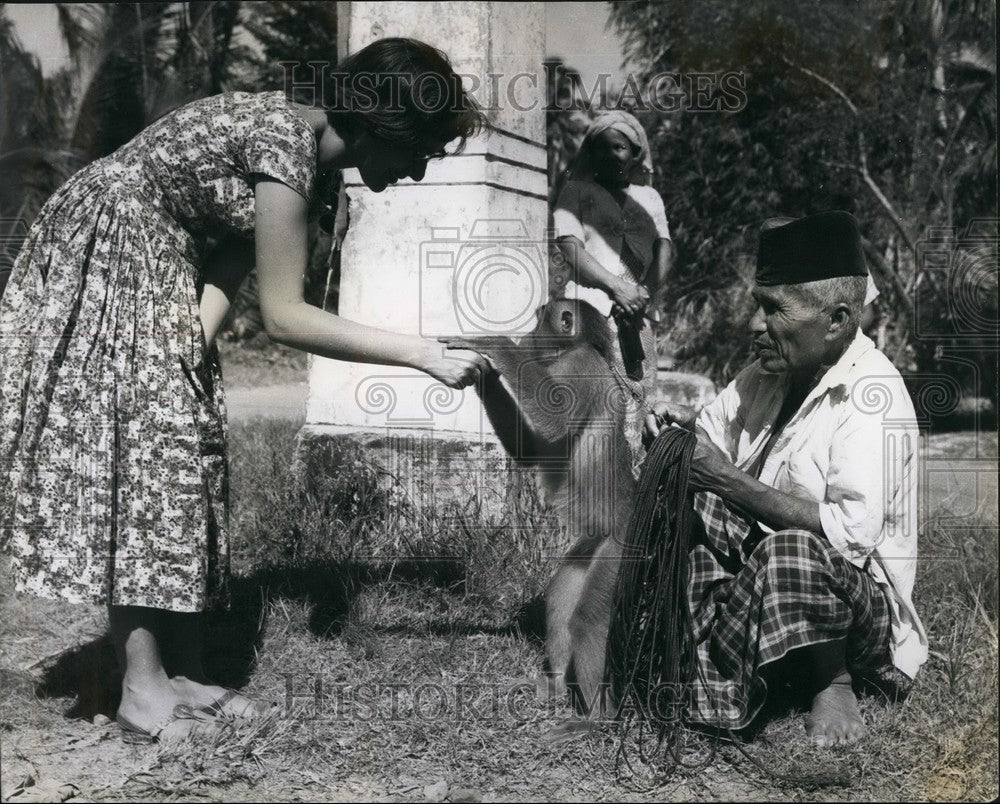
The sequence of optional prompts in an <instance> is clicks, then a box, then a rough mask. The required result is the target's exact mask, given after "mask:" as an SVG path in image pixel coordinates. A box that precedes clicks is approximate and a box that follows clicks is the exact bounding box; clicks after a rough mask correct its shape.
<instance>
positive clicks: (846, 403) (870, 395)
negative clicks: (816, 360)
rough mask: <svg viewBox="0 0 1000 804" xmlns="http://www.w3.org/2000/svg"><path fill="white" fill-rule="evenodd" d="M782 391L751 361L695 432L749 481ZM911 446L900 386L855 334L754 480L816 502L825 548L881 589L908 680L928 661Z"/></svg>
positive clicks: (780, 380) (905, 395)
mask: <svg viewBox="0 0 1000 804" xmlns="http://www.w3.org/2000/svg"><path fill="white" fill-rule="evenodd" d="M786 390H787V376H786V375H784V374H771V373H768V372H765V371H764V370H763V369H762V368H761V366H760V362H759V361H757V362H754V363H753V364H752V365H750V366H748V367H747V368H745V369H744V370H743V371H742V372H740V374H739V375H738V376H737V377H736V379H735V380H733V381H732V382H731V383H730V384H729V385H728V386H726V388H725V389H724V390H723V391H722V392H721V393H720V394H719V395H718V396H717V397H716V398H715V400H714V401H713V402H712V403H711V404H710V405H708V406H707V407H706V408H705V409H704V410H702V412H701V414H700V415H699V417H698V426H699V427H701V428H702V429H703V430H704V431H705V433H706V434H707V435H708V436H709V438H711V440H712V441H713V442H714V443H715V444H716V446H718V447H719V448H720V449H721V450H722V451H723V452H724V453H725V454H726V455H727V456H728V457H729V459H730V460H731V461H732V462H733V463H734V464H735V465H736V467H737V468H739V469H741V470H742V471H745V472H748V473H750V474H753V473H754V468H755V467H756V466H757V464H758V462H759V459H760V457H761V454H762V452H763V450H764V447H765V445H766V444H767V441H768V438H769V437H770V435H771V430H772V428H773V427H774V425H775V420H776V419H777V416H778V412H779V411H780V410H781V404H782V401H783V400H784V398H785V393H786ZM918 439H919V433H918V430H917V422H916V414H915V413H914V410H913V403H912V402H911V401H910V395H909V392H908V391H907V389H906V385H905V384H904V383H903V378H902V377H901V376H900V374H899V372H898V371H897V370H896V368H895V367H894V366H893V365H892V363H891V362H890V361H889V359H888V358H887V357H886V356H885V355H884V354H882V352H880V351H879V350H878V349H876V348H875V344H874V343H872V341H871V339H870V338H868V337H866V336H865V335H863V334H862V333H861V332H860V331H859V332H858V333H857V335H856V336H855V338H854V340H853V341H852V342H851V344H850V346H849V347H848V348H847V350H846V351H845V352H844V354H843V355H842V356H841V358H840V360H839V361H837V363H836V364H835V365H834V366H832V367H831V368H830V369H829V370H828V371H827V372H826V374H825V375H824V376H823V378H822V379H821V380H820V381H819V383H818V384H817V385H816V387H815V388H813V390H812V391H811V392H810V393H809V395H808V396H807V397H806V400H805V402H803V403H802V405H801V406H800V408H799V410H798V411H797V412H796V413H795V415H794V416H793V417H792V418H791V420H790V421H789V422H788V424H786V425H785V427H784V429H783V430H782V431H781V434H780V435H779V436H778V438H777V440H776V441H775V442H774V446H773V447H772V449H771V452H770V453H769V454H768V455H767V457H766V459H765V461H764V465H763V466H762V467H761V469H760V473H759V475H758V479H759V480H760V482H761V483H764V484H766V485H768V486H772V487H773V488H776V489H779V490H780V491H784V492H787V493H789V494H792V495H795V496H797V497H801V498H806V499H810V500H815V501H816V502H817V503H818V504H819V515H820V522H821V523H822V525H823V535H824V536H826V538H827V539H828V540H829V542H830V544H831V545H832V546H833V547H834V548H835V549H836V550H837V551H838V552H840V553H841V554H842V555H843V556H845V557H846V558H847V559H848V560H849V561H851V563H853V564H855V565H856V566H858V567H860V568H862V569H863V570H864V571H866V572H869V573H871V575H872V577H873V578H874V579H875V581H876V582H877V583H878V584H880V585H881V586H882V587H884V588H885V589H886V590H887V592H888V598H889V600H890V603H891V608H892V636H891V640H890V649H891V653H892V659H893V664H894V665H895V666H896V667H897V668H898V669H899V670H901V671H902V672H904V673H906V675H908V676H910V677H911V678H912V677H913V676H914V675H916V672H917V670H918V668H919V667H920V665H921V664H923V663H924V662H925V661H926V659H927V635H926V633H925V631H924V628H923V625H922V624H921V622H920V618H919V616H918V615H917V612H916V609H914V607H913V601H912V594H913V582H914V577H915V575H916V566H917V511H918V506H917V477H918V474H919V472H918V467H917V460H918V453H919V442H918ZM761 527H762V529H763V530H764V531H766V532H771V531H772V530H773V529H771V528H767V527H764V526H763V525H762V526H761Z"/></svg>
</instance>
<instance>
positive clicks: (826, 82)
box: [781, 56, 917, 254]
mask: <svg viewBox="0 0 1000 804" xmlns="http://www.w3.org/2000/svg"><path fill="white" fill-rule="evenodd" d="M781 58H782V61H784V62H785V63H786V64H787V65H788V66H790V67H793V68H794V69H796V70H798V71H799V72H801V73H804V74H805V75H808V76H809V77H810V78H812V79H813V80H815V81H818V82H819V83H821V84H822V85H823V86H825V87H826V88H827V89H829V90H830V91H831V92H833V93H834V94H835V95H836V96H837V97H838V98H840V99H841V100H842V101H843V102H844V104H845V105H846V106H847V108H848V109H850V111H851V114H852V115H854V117H855V119H856V120H857V121H858V125H859V128H858V157H859V159H860V163H861V164H860V167H859V168H858V172H859V173H860V174H861V178H862V180H863V181H864V183H865V185H867V187H868V189H869V190H871V192H872V195H874V196H875V200H877V201H878V203H879V205H880V206H881V207H882V209H884V210H885V211H886V213H887V214H888V215H889V218H890V219H891V220H892V223H893V225H894V226H895V227H896V229H898V230H899V233H900V235H902V237H903V240H905V241H906V245H908V246H909V247H910V249H911V250H912V251H913V253H914V254H916V252H917V246H916V240H915V238H914V237H913V236H912V235H911V234H910V232H909V231H908V230H907V229H906V227H905V226H904V225H903V218H902V216H901V215H900V214H899V213H898V212H896V209H895V207H893V205H892V202H891V201H889V199H888V198H887V197H886V195H885V193H883V192H882V189H881V188H880V187H879V186H878V183H877V182H876V181H875V179H874V178H872V174H871V172H870V171H869V170H868V156H867V146H866V144H865V134H864V132H863V131H862V130H861V128H860V124H861V112H860V111H859V110H858V107H857V106H855V105H854V102H853V101H852V100H851V99H850V98H849V97H847V93H846V92H844V90H842V89H841V88H840V87H838V86H837V85H836V84H835V83H833V81H831V80H830V79H829V78H824V77H823V76H822V75H820V74H819V73H817V72H815V71H814V70H810V69H809V68H808V67H803V66H802V65H801V64H796V63H795V62H793V61H792V60H791V59H788V58H787V57H785V56H782V57H781Z"/></svg>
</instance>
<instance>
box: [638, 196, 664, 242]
mask: <svg viewBox="0 0 1000 804" xmlns="http://www.w3.org/2000/svg"><path fill="white" fill-rule="evenodd" d="M646 189H647V190H648V193H647V197H648V199H649V200H648V201H647V202H646V204H645V205H644V206H646V208H647V209H648V210H649V214H650V215H651V216H652V218H653V225H654V226H656V234H657V236H658V237H661V238H664V239H666V240H669V239H670V225H669V224H668V223H667V209H666V207H664V206H663V199H662V198H661V197H660V194H659V193H658V192H656V190H654V189H653V188H652V187H647V188H646Z"/></svg>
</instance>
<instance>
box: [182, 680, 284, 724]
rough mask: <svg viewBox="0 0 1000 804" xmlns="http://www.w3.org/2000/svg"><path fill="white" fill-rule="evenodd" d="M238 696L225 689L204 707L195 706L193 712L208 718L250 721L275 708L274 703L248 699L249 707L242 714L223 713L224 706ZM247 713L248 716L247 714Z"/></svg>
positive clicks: (233, 691)
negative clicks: (220, 717)
mask: <svg viewBox="0 0 1000 804" xmlns="http://www.w3.org/2000/svg"><path fill="white" fill-rule="evenodd" d="M239 695H241V693H239V692H237V691H236V690H234V689H230V688H228V687H227V688H226V691H225V692H224V693H223V694H222V695H221V696H220V697H219V698H216V699H215V700H214V701H213V702H212V703H210V704H206V705H205V706H196V707H194V710H195V711H196V712H200V713H201V714H203V715H208V716H209V717H213V718H215V717H219V716H222V717H224V718H225V717H233V718H236V719H237V720H252V719H253V718H257V717H262V716H263V715H266V714H267V713H268V712H273V711H274V709H275V707H276V706H277V704H276V703H271V704H265V703H262V702H260V701H254V700H252V699H250V698H248V699H247V700H249V701H250V704H249V706H247V707H246V709H244V710H243V712H242V714H239V715H234V714H232V713H231V712H226V711H225V707H226V704H227V703H229V702H230V701H231V700H233V698H236V697H237V696H239ZM248 711H249V713H250V714H247V712H248Z"/></svg>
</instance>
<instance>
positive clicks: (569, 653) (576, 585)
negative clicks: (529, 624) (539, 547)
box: [538, 557, 587, 701]
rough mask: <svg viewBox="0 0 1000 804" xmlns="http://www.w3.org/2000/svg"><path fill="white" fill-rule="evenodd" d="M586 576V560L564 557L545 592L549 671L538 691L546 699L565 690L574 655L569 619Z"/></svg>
mask: <svg viewBox="0 0 1000 804" xmlns="http://www.w3.org/2000/svg"><path fill="white" fill-rule="evenodd" d="M586 578H587V564H586V563H585V562H584V561H581V560H579V559H572V558H569V557H567V558H565V559H563V563H562V565H561V566H560V567H559V569H558V570H557V571H556V574H555V575H553V576H552V580H551V581H549V587H548V589H547V590H546V592H545V652H546V656H547V659H548V674H547V676H546V678H545V679H544V689H542V687H541V685H540V686H539V690H538V692H539V695H540V697H542V698H543V699H545V700H550V701H551V700H557V699H559V698H562V697H563V696H564V695H565V694H566V673H567V671H568V670H569V665H570V661H571V659H572V658H573V639H572V636H571V634H570V621H571V620H572V618H573V612H574V611H575V610H576V606H577V603H578V601H579V600H580V593H581V592H582V591H583V586H584V583H585V581H586Z"/></svg>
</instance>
